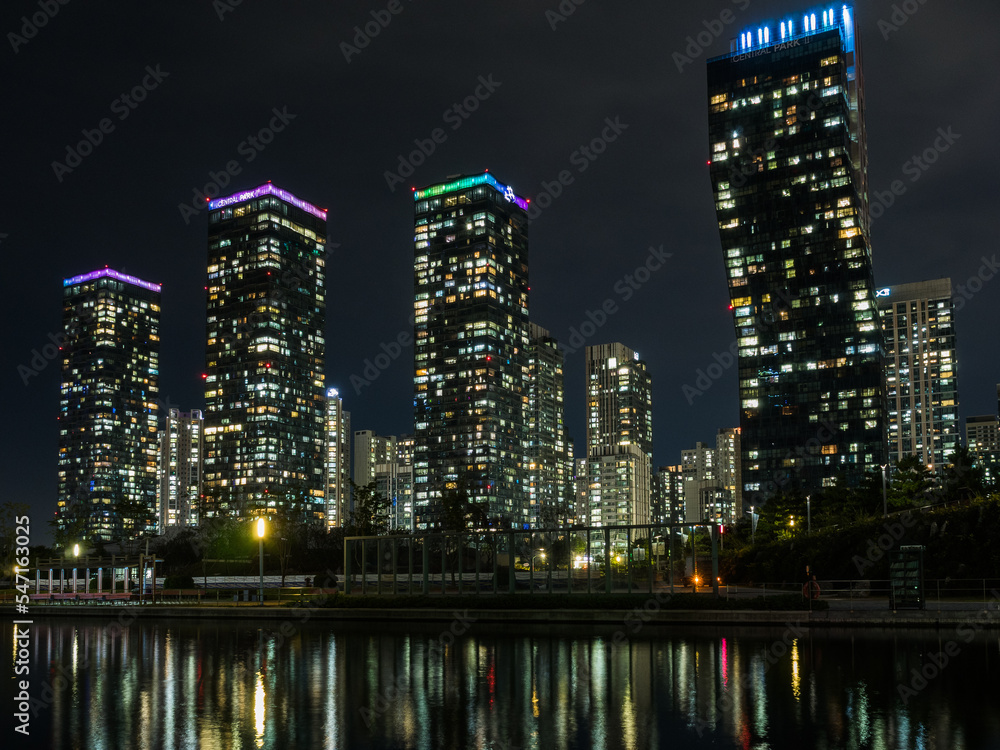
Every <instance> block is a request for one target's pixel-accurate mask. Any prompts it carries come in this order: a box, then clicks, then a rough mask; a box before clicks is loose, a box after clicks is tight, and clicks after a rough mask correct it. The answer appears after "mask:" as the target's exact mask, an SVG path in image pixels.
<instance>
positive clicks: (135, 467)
mask: <svg viewBox="0 0 1000 750" xmlns="http://www.w3.org/2000/svg"><path fill="white" fill-rule="evenodd" d="M61 348H62V356H61V364H62V382H61V384H60V400H59V461H58V493H59V494H58V499H57V508H56V523H57V525H58V527H59V529H60V531H62V532H63V533H65V534H68V535H74V536H76V535H79V537H80V540H81V541H83V540H84V539H86V540H92V541H97V540H100V541H105V542H107V541H113V540H122V539H131V538H134V537H137V536H139V535H141V534H144V533H147V532H152V531H154V529H155V525H156V496H157V454H158V436H157V427H158V424H157V422H158V418H159V414H158V413H157V412H158V404H157V400H156V399H157V394H158V387H159V377H160V362H159V355H160V285H159V284H151V283H150V282H148V281H143V280H142V279H138V278H136V277H135V276H127V275H125V274H123V273H119V272H118V271H115V270H112V269H110V268H106V267H105V268H102V269H99V270H97V271H93V272H91V273H87V274H83V275H81V276H74V277H73V278H70V279H66V280H65V281H63V339H62V342H61Z"/></svg>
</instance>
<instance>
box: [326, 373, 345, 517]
mask: <svg viewBox="0 0 1000 750" xmlns="http://www.w3.org/2000/svg"><path fill="white" fill-rule="evenodd" d="M350 505H351V413H350V412H349V411H345V410H344V399H342V398H341V397H340V393H339V392H338V391H337V389H336V388H330V389H329V390H327V392H326V518H325V521H326V528H327V530H329V529H333V528H337V527H338V526H344V525H345V524H346V523H347V522H348V520H349V516H350V512H351V507H350Z"/></svg>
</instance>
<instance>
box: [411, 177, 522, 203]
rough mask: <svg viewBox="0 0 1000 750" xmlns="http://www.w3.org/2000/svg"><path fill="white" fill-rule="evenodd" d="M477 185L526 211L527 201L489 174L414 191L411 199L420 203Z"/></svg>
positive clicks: (463, 178)
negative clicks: (494, 191) (492, 190)
mask: <svg viewBox="0 0 1000 750" xmlns="http://www.w3.org/2000/svg"><path fill="white" fill-rule="evenodd" d="M478 185H489V186H490V187H492V188H493V189H494V190H496V191H497V192H498V193H500V194H501V195H502V196H503V197H504V198H506V199H507V200H508V201H510V202H511V203H515V204H517V205H518V206H519V207H520V208H522V209H524V210H525V211H527V210H528V203H529V201H527V200H525V199H524V198H522V197H521V196H519V195H515V194H514V189H513V188H512V187H510V186H509V185H504V184H503V183H502V182H498V181H497V180H496V179H495V178H494V177H493V175H491V174H490V173H489V172H484V173H483V174H477V175H474V176H472V177H460V178H459V179H457V180H455V181H454V182H442V183H441V184H439V185H431V186H430V187H427V188H424V189H423V190H414V191H413V199H414V200H417V201H422V200H426V199H427V198H435V197H437V196H439V195H444V194H445V193H453V192H455V191H456V190H466V189H468V188H471V187H476V186H478Z"/></svg>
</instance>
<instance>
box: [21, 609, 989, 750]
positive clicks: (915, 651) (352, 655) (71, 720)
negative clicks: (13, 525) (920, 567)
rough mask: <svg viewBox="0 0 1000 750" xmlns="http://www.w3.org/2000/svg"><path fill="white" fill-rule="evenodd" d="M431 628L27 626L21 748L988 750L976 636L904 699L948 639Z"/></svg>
mask: <svg viewBox="0 0 1000 750" xmlns="http://www.w3.org/2000/svg"><path fill="white" fill-rule="evenodd" d="M446 630H447V625H446V624H445V625H442V626H440V627H436V626H423V627H422V628H417V627H410V626H407V629H406V630H403V629H402V628H399V627H397V628H390V627H388V626H382V627H378V626H374V625H364V626H361V625H355V626H351V627H345V626H342V625H334V624H329V623H318V622H315V621H314V622H309V623H306V624H305V625H299V624H296V625H295V627H294V628H291V629H290V630H289V631H288V632H290V635H287V636H286V635H283V634H282V632H280V631H279V629H278V626H277V625H276V624H272V623H265V624H263V625H261V626H259V627H258V626H255V625H251V624H248V623H246V622H244V621H211V622H191V621H137V622H135V623H133V624H132V625H131V626H129V627H126V628H115V627H111V628H109V627H106V625H105V623H103V622H101V621H98V620H89V619H82V620H70V619H68V618H66V619H63V618H53V619H49V620H45V621H43V620H37V619H36V622H35V625H34V631H33V637H32V647H33V653H32V658H31V664H32V687H31V693H32V696H33V697H35V698H42V699H44V700H45V701H46V704H47V705H46V707H45V708H44V710H43V711H42V713H41V714H40V715H39V716H37V717H35V719H34V720H33V725H32V728H33V730H34V731H33V739H34V740H36V741H38V742H39V744H38V745H37V746H40V747H42V746H51V747H68V748H87V749H88V750H91V749H93V750H102V749H103V748H109V749H110V748H126V747H149V748H154V747H180V748H194V747H201V748H247V749H248V750H249V748H281V749H282V750H291V749H292V748H298V747H308V748H347V749H348V750H353V749H354V748H369V747H371V748H464V747H470V748H498V749H500V748H504V749H506V748H509V749H510V750H515V749H516V748H525V749H526V748H539V749H541V750H555V749H556V748H601V749H604V750H614V749H615V748H647V747H648V748H658V747H671V748H688V747H690V748H695V747H705V746H712V747H717V748H746V749H750V748H754V749H755V750H763V749H765V748H767V749H769V750H771V749H773V750H777V749H778V748H814V747H815V748H820V747H822V748H857V749H858V750H862V749H869V748H870V749H871V750H882V749H885V750H888V749H890V748H921V749H922V750H932V749H934V748H941V749H944V748H949V749H953V750H978V749H979V748H984V749H985V748H1000V717H998V716H997V712H996V710H995V707H996V705H997V698H998V697H1000V690H998V688H997V686H996V673H997V667H998V666H1000V639H998V634H997V633H996V632H992V633H985V634H980V635H978V636H977V638H976V639H975V640H974V641H973V642H971V643H965V642H964V640H960V641H959V645H960V647H961V652H960V653H959V654H958V656H956V657H953V658H952V659H951V663H950V664H949V665H948V667H947V668H946V669H944V670H941V671H940V673H939V674H936V675H935V676H934V678H933V679H930V680H928V682H927V685H926V687H924V688H923V689H921V690H920V691H918V692H917V693H916V694H915V695H909V696H907V697H906V701H905V702H904V700H903V698H902V697H901V694H900V693H899V691H898V689H897V686H898V685H899V684H905V685H909V684H910V682H911V679H912V677H913V674H914V673H913V672H912V671H911V670H914V669H915V670H917V672H919V670H920V669H921V667H924V666H926V664H927V663H928V661H927V659H928V657H929V655H930V654H932V653H937V652H939V651H941V650H943V649H944V647H945V645H946V644H947V642H948V641H949V640H955V636H954V633H946V634H938V633H934V632H919V633H917V632H911V631H891V632H889V631H879V632H868V631H864V632H862V631H858V632H836V631H829V630H818V631H812V632H805V634H802V633H799V634H797V635H796V637H794V638H792V637H790V636H789V634H788V632H787V631H784V632H783V631H781V630H773V631H772V630H740V629H735V628H726V629H721V628H687V629H685V630H679V629H665V630H656V629H654V628H652V627H648V628H646V630H645V631H644V632H643V633H642V634H641V637H638V638H634V639H632V640H630V641H626V642H624V643H616V642H615V641H614V639H613V638H611V637H610V636H611V635H612V634H613V632H614V631H608V632H603V633H599V632H596V631H586V630H585V629H583V628H577V627H561V628H552V629H545V630H537V629H536V630H534V631H526V630H525V629H524V628H518V627H517V626H512V625H508V626H504V627H502V628H501V627H498V626H497V627H490V626H480V625H475V626H473V627H472V629H471V630H470V631H469V632H468V633H467V634H466V635H464V636H462V637H459V638H457V639H450V638H449V639H445V640H442V639H441V635H442V633H444V632H446ZM515 632H521V633H528V632H533V633H534V634H522V635H513V633H515ZM3 633H4V637H5V638H11V637H12V629H11V628H10V627H9V626H6V627H4V628H3ZM441 644H444V645H441ZM786 644H788V645H786ZM3 650H4V651H6V645H5V644H4V646H3ZM49 686H51V689H50V687H49ZM7 689H9V688H7ZM8 705H9V704H8Z"/></svg>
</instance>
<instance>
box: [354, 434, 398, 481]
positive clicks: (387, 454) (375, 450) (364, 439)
mask: <svg viewBox="0 0 1000 750" xmlns="http://www.w3.org/2000/svg"><path fill="white" fill-rule="evenodd" d="M395 461H396V436H395V435H376V434H375V433H374V432H372V431H371V430H355V431H354V483H355V484H356V485H357V486H358V487H364V486H365V485H366V484H368V483H369V482H371V481H373V480H374V479H375V467H376V466H378V465H379V464H386V463H395Z"/></svg>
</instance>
